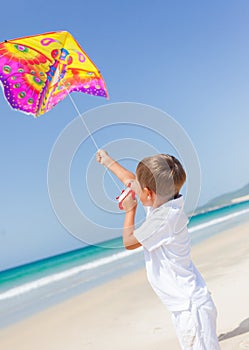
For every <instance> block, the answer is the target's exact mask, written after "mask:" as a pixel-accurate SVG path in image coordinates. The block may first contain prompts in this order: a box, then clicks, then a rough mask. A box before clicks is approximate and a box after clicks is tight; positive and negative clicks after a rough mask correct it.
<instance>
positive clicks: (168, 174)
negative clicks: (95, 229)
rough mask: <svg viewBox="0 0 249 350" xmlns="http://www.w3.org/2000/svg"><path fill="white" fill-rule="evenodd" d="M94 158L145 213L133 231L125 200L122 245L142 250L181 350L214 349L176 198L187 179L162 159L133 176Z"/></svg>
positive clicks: (130, 205) (212, 321) (212, 319)
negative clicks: (123, 186) (141, 221)
mask: <svg viewBox="0 0 249 350" xmlns="http://www.w3.org/2000/svg"><path fill="white" fill-rule="evenodd" d="M96 157H97V161H98V162H99V163H100V164H102V165H104V166H106V167H107V168H108V169H109V170H110V171H111V172H113V173H114V174H115V175H116V176H117V177H118V178H119V179H120V180H121V181H122V182H123V183H124V184H125V185H126V186H127V185H128V184H129V183H130V184H131V188H132V189H133V190H134V191H135V192H136V194H137V195H138V197H139V198H140V201H141V202H142V204H143V205H144V206H146V207H147V208H148V213H147V218H146V220H145V222H144V223H143V224H142V225H141V226H140V227H139V228H138V229H135V226H134V225H135V214H136V208H137V201H136V200H135V199H133V197H132V196H131V195H129V196H128V197H126V198H125V200H124V201H123V203H122V205H123V208H124V210H125V212H126V213H125V220H124V229H123V242H124V246H125V247H126V248H127V249H136V248H138V247H139V246H141V245H142V246H143V248H144V256H145V263H146V270H147V277H148V280H149V283H150V284H151V287H152V288H153V290H154V291H155V293H156V294H157V295H158V296H159V298H160V299H161V300H162V302H163V303H164V304H165V305H166V307H167V308H168V309H169V310H170V311H171V312H172V319H173V323H174V325H175V329H176V333H177V336H178V339H179V342H180V345H181V348H182V349H183V350H219V349H220V347H219V343H218V339H217V336H216V316H217V313H216V308H215V305H214V303H213V301H212V299H211V296H210V294H209V292H208V290H207V286H206V284H205V282H204V280H203V278H202V276H201V275H200V273H199V272H198V270H197V269H196V267H195V266H194V264H193V263H192V261H191V257H190V237H189V233H188V230H187V223H188V218H187V216H186V215H185V214H184V212H183V198H182V196H181V195H180V189H181V187H182V186H183V184H184V182H185V180H186V174H185V171H184V169H183V167H182V165H181V163H180V162H179V161H178V160H177V159H176V158H175V157H173V156H169V155H164V154H159V155H155V156H152V157H148V158H145V159H143V160H142V161H141V162H140V163H139V164H138V166H137V169H136V177H135V175H134V174H133V173H131V172H130V171H128V170H127V169H125V168H123V167H122V166H121V165H120V164H119V163H118V162H116V161H114V160H113V159H112V158H111V157H110V156H109V155H108V153H107V152H105V151H104V150H99V151H98V152H97V156H96Z"/></svg>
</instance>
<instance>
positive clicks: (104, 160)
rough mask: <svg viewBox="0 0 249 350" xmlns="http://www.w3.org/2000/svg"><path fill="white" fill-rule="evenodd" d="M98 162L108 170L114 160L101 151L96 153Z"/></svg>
mask: <svg viewBox="0 0 249 350" xmlns="http://www.w3.org/2000/svg"><path fill="white" fill-rule="evenodd" d="M96 160H97V162H99V163H100V164H102V165H104V166H105V167H107V168H108V167H109V166H110V165H111V164H112V163H113V159H112V158H111V157H110V156H109V154H108V153H107V152H106V151H104V150H103V149H99V150H98V152H97V153H96Z"/></svg>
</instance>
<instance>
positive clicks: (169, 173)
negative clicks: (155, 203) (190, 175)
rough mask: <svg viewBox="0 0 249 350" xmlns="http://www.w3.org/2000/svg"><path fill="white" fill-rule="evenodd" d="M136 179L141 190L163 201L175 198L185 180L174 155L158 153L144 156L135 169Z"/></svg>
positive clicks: (180, 166)
mask: <svg viewBox="0 0 249 350" xmlns="http://www.w3.org/2000/svg"><path fill="white" fill-rule="evenodd" d="M136 175H137V180H138V182H139V185H140V187H141V190H142V191H144V190H145V189H146V193H147V196H148V197H149V193H151V194H155V195H156V196H157V197H159V198H161V199H162V200H163V201H164V202H166V201H168V200H170V199H173V198H176V197H177V196H178V194H179V192H180V189H181V187H182V186H183V184H184V182H185V181H186V173H185V171H184V169H183V167H182V165H181V163H180V162H179V160H177V159H176V158H175V157H173V156H170V155H168V154H158V155H155V156H152V157H147V158H144V159H143V160H142V161H141V162H139V164H138V166H137V169H136Z"/></svg>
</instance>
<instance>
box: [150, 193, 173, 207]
mask: <svg viewBox="0 0 249 350" xmlns="http://www.w3.org/2000/svg"><path fill="white" fill-rule="evenodd" d="M178 197H179V195H176V196H173V197H170V198H169V197H161V196H158V195H157V194H155V195H154V198H153V204H152V207H153V208H159V207H160V206H161V205H163V204H165V203H167V202H170V201H172V200H173V199H176V198H178Z"/></svg>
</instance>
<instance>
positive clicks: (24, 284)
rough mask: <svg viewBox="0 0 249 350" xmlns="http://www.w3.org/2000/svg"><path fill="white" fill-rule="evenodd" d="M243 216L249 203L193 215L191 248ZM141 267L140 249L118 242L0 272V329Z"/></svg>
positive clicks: (239, 220)
mask: <svg viewBox="0 0 249 350" xmlns="http://www.w3.org/2000/svg"><path fill="white" fill-rule="evenodd" d="M248 214H249V201H247V202H243V203H238V204H233V205H230V206H227V207H223V208H219V209H216V210H213V211H209V212H205V213H202V214H198V215H196V216H194V217H192V218H191V220H190V223H189V231H190V233H191V237H192V244H193V245H194V244H197V243H199V242H200V241H203V240H205V239H207V238H208V237H210V236H212V235H215V234H218V233H219V232H221V231H224V230H225V229H227V228H231V227H234V226H236V225H239V224H240V223H242V222H247V221H249V215H248ZM143 266H144V259H143V251H142V249H140V248H139V249H138V250H133V251H126V250H125V249H124V248H123V247H122V239H121V238H117V239H113V240H110V241H107V242H103V243H101V244H99V245H98V246H89V247H85V248H82V249H79V250H75V251H72V252H69V253H64V254H60V255H57V256H54V257H51V258H47V259H43V260H40V261H37V262H33V263H30V264H27V265H24V266H20V267H16V268H13V269H9V270H6V271H3V272H0V314H1V319H0V326H6V325H8V324H10V323H12V322H15V321H17V320H19V319H21V318H23V317H25V316H27V315H30V314H32V313H34V312H37V311H39V310H41V309H44V308H46V307H48V306H49V305H53V304H54V303H56V302H59V301H62V300H65V299H67V298H69V297H72V296H73V295H77V294H80V293H82V292H84V291H87V290H89V289H91V288H93V287H95V286H97V285H99V284H101V283H105V282H107V281H109V280H111V279H114V278H117V277H119V276H122V275H123V274H126V273H129V272H131V271H134V270H136V269H138V268H141V267H143ZM17 297H18V298H17Z"/></svg>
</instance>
